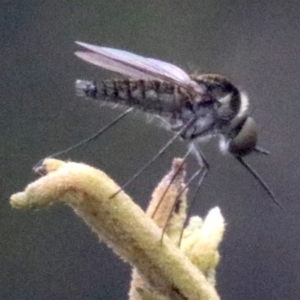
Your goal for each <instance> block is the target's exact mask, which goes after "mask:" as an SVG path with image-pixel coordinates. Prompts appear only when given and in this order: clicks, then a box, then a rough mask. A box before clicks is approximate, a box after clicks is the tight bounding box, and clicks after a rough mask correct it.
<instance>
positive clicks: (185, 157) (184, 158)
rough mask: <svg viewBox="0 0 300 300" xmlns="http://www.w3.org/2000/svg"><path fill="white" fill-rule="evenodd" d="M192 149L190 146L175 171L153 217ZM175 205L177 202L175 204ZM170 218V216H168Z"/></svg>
mask: <svg viewBox="0 0 300 300" xmlns="http://www.w3.org/2000/svg"><path fill="white" fill-rule="evenodd" d="M190 152H191V150H190V148H189V150H188V151H187V152H186V153H185V155H184V157H183V160H182V163H181V164H180V166H179V167H178V169H177V171H176V172H175V173H174V175H173V176H172V178H171V180H170V182H169V184H168V186H167V188H166V189H165V191H164V193H163V194H162V196H161V197H160V200H159V201H158V204H157V206H156V208H155V210H154V211H153V213H152V215H151V218H153V217H154V216H155V214H156V212H157V210H158V208H159V207H160V205H161V203H162V201H163V199H164V197H165V195H166V194H167V192H168V190H169V188H170V186H171V185H172V183H173V182H174V179H175V178H176V176H177V175H178V173H179V172H180V171H181V167H182V166H183V165H184V164H185V162H186V159H187V158H188V156H189V154H190ZM181 194H182V193H180V196H181ZM174 205H175V204H174ZM168 219H169V218H168ZM165 227H166V225H165V226H164V228H165Z"/></svg>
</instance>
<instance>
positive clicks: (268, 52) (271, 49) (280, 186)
mask: <svg viewBox="0 0 300 300" xmlns="http://www.w3.org/2000/svg"><path fill="white" fill-rule="evenodd" d="M0 8H1V9H0V20H1V24H0V32H1V38H0V49H1V52H0V61H1V72H0V76H1V80H0V91H1V101H0V126H1V127H0V139H1V144H0V145H1V146H0V159H1V168H0V170H1V181H0V189H1V202H0V205H1V209H0V227H1V229H0V240H1V244H0V245H1V246H0V270H1V272H0V299H9V300H13V299H31V300H34V299H73V300H75V299H78V300H79V299H80V300H82V299H95V300H96V299H126V298H127V291H128V285H129V281H130V268H129V267H128V266H127V265H126V264H124V263H123V262H121V261H120V260H119V259H118V258H116V257H115V256H114V255H113V254H112V253H111V251H110V250H108V249H107V248H106V246H105V245H103V244H99V243H98V241H97V239H96V237H95V236H94V235H93V234H92V233H91V232H90V231H89V229H88V228H87V227H86V226H85V224H84V223H83V222H82V221H81V220H80V219H79V218H78V217H76V216H75V215H74V213H73V212H72V211H71V210H70V209H69V208H67V207H64V206H55V207H51V208H49V209H46V210H41V211H37V212H33V211H26V212H24V211H17V210H12V209H11V207H10V206H9V196H10V195H11V194H12V193H14V192H17V191H21V190H22V189H23V188H24V187H25V186H26V184H28V183H29V182H30V181H32V180H34V179H35V178H36V177H37V176H36V175H35V174H34V173H33V172H32V170H31V169H32V166H33V165H34V164H35V163H36V162H37V161H38V160H39V159H41V158H43V157H45V156H47V155H49V154H51V153H53V152H56V151H59V150H62V149H65V148H67V147H69V146H70V145H73V144H75V143H77V142H79V141H80V140H82V139H84V138H86V137H87V136H89V135H90V134H92V133H93V132H95V131H97V130H98V129H99V128H100V127H101V126H104V125H106V124H107V123H109V122H110V121H111V120H112V119H113V118H115V117H116V116H117V115H118V114H119V113H120V112H121V111H122V110H121V109H120V108H117V109H111V108H109V107H103V106H102V107H101V106H100V105H99V103H97V102H92V101H88V100H86V99H82V98H77V97H76V96H75V91H74V81H75V80H76V79H77V78H81V79H98V80H100V79H104V78H110V77H114V76H115V75H114V74H112V73H109V72H107V71H103V70H101V69H100V68H96V67H94V66H92V65H89V64H87V63H84V62H82V61H80V60H78V59H77V58H76V57H75V56H74V55H73V52H74V50H75V49H76V48H77V47H76V46H75V45H74V41H75V40H80V41H84V42H87V43H94V44H101V45H105V46H110V47H116V48H121V49H126V50H129V51H132V52H135V53H138V54H141V55H144V56H150V57H155V58H159V59H162V60H166V61H169V62H172V63H175V64H177V65H179V66H180V67H183V68H185V69H186V70H188V71H189V72H193V71H198V72H216V73H221V74H224V75H226V76H228V77H229V78H231V79H232V80H233V82H235V83H236V84H237V85H238V86H239V87H241V88H243V89H245V90H246V91H247V92H248V94H249V96H250V100H251V111H252V115H253V117H254V118H255V120H256V121H257V123H258V124H259V127H260V145H261V146H263V147H265V148H267V149H269V150H270V152H271V155H270V156H268V157H265V156H259V155H252V156H249V157H248V158H247V161H248V162H249V163H251V165H252V166H253V168H255V169H256V170H257V172H258V173H259V174H260V175H261V176H262V177H263V178H264V180H265V181H266V182H267V183H268V185H269V186H270V188H271V189H272V190H273V191H274V193H275V194H276V195H277V197H278V198H279V199H280V201H281V203H282V205H283V206H284V210H280V209H279V208H278V207H277V206H275V205H274V204H273V203H272V202H271V200H270V198H269V197H268V196H267V195H266V193H265V191H264V190H263V189H262V188H261V187H260V186H259V184H258V183H257V182H255V180H254V179H253V178H252V177H251V176H250V175H249V174H248V173H247V172H246V171H245V170H244V169H243V168H242V167H241V166H240V165H238V164H237V163H236V162H235V161H234V159H232V158H231V157H227V156H225V157H224V156H222V155H221V154H220V153H219V152H218V148H217V147H216V146H217V143H216V141H211V142H209V143H208V144H205V145H203V147H202V149H203V151H204V152H205V154H206V156H207V159H208V160H209V162H210V165H211V169H210V173H209V175H208V177H207V179H206V180H205V182H204V184H203V186H202V188H201V193H200V195H199V196H198V199H197V201H196V203H195V204H194V205H193V207H192V214H198V215H202V216H203V215H205V214H206V213H207V211H208V209H209V208H212V207H214V206H216V205H219V206H220V207H221V210H222V212H223V214H224V216H225V218H226V222H227V231H226V235H225V239H224V241H223V243H222V247H221V253H222V260H221V263H220V266H219V269H218V277H217V285H218V291H219V292H220V295H221V298H222V299H225V300H227V299H228V300H229V299H243V300H248V299H249V300H250V299H251V300H253V299H288V300H291V299H295V300H298V299H299V297H300V296H299V295H300V234H299V233H300V219H299V215H300V203H299V196H298V195H299V183H298V178H299V174H300V168H299V163H300V155H299V147H300V131H299V123H300V119H299V112H300V101H299V100H300V99H299V78H300V60H299V54H300V21H299V20H300V17H299V16H300V5H299V2H298V1H279V0H278V1H258V0H254V1H247V2H246V1H234V0H224V1H216V0H201V1H157V0H153V1H137V0H135V1H33V0H31V1H17V0H14V1H1V4H0ZM171 136H172V133H170V132H167V131H165V130H163V129H161V128H159V127H157V126H156V125H155V122H148V121H147V119H146V118H145V117H144V116H142V115H141V114H133V115H131V116H129V117H127V118H126V120H123V121H122V122H121V123H120V124H119V125H118V126H115V127H114V128H112V129H111V130H110V131H109V132H107V133H106V134H105V135H103V136H102V137H101V138H99V139H98V140H97V141H94V142H92V143H89V144H87V145H85V146H84V147H82V148H80V149H78V150H76V151H73V152H71V153H69V154H68V155H66V156H65V157H64V158H65V159H67V158H69V159H72V160H74V161H82V162H86V163H89V164H92V165H94V166H96V167H99V168H102V169H103V170H105V171H106V172H107V173H108V174H110V175H111V176H112V177H113V178H114V179H115V180H116V181H117V182H119V183H120V184H121V183H124V182H125V181H126V180H128V178H130V177H131V176H132V175H133V174H134V173H135V171H136V170H138V169H139V167H140V166H141V165H142V164H143V163H145V162H146V161H147V160H148V159H150V158H151V157H152V156H153V155H154V154H155V153H156V152H157V150H158V149H160V147H162V146H163V145H164V143H165V142H166V140H167V139H169V138H170V137H171ZM185 150H186V145H185V144H184V143H182V142H180V141H178V142H177V143H175V144H174V145H173V147H171V149H170V150H169V151H168V152H167V153H166V154H165V155H164V156H163V157H162V158H161V159H160V160H159V162H157V163H156V164H154V165H153V166H152V167H151V168H150V169H149V170H148V171H147V172H145V173H144V174H143V175H142V176H140V177H139V178H138V179H137V180H136V181H135V182H134V183H133V184H132V185H131V186H129V187H128V188H127V191H128V193H129V194H130V195H132V196H133V198H134V199H136V201H137V202H138V203H139V204H140V205H141V206H142V207H143V208H144V207H146V205H147V201H148V199H149V197H150V194H151V191H152V189H153V188H154V186H155V185H156V183H157V182H158V181H159V180H160V178H161V176H163V174H164V173H165V172H166V170H167V169H168V168H169V165H170V163H171V160H172V158H173V157H176V156H182V155H183V154H184V152H185ZM194 164H195V163H194V161H193V160H191V162H190V166H192V165H194ZM192 189H193V187H192Z"/></svg>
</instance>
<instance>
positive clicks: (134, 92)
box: [76, 79, 187, 115]
mask: <svg viewBox="0 0 300 300" xmlns="http://www.w3.org/2000/svg"><path fill="white" fill-rule="evenodd" d="M76 90H77V94H81V95H82V94H84V95H85V96H87V97H90V98H95V99H100V100H103V101H107V102H112V103H117V104H121V105H125V106H129V107H136V108H138V109H141V110H144V111H146V112H149V113H156V114H161V115H168V114H170V113H172V114H173V113H176V112H177V111H179V110H180V109H181V107H182V103H183V101H186V98H187V95H186V94H184V93H183V92H182V91H180V88H179V87H177V86H175V85H174V84H172V83H169V82H164V81H159V80H126V79H125V80H105V81H102V82H99V83H97V84H96V83H95V82H93V81H86V80H77V81H76Z"/></svg>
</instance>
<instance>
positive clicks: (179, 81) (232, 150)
mask: <svg viewBox="0 0 300 300" xmlns="http://www.w3.org/2000/svg"><path fill="white" fill-rule="evenodd" d="M76 43H77V44H78V45H80V46H81V47H83V48H84V49H85V50H84V51H76V52H75V55H76V56H77V57H79V58H81V59H83V60H84V61H87V62H89V63H91V64H94V65H97V66H99V67H102V68H104V69H107V70H110V71H114V72H117V73H120V74H122V75H125V76H127V77H129V78H130V79H123V80H106V81H102V82H99V83H97V84H96V83H95V82H93V81H86V80H77V81H76V89H77V92H79V93H81V94H84V95H86V96H87V97H90V98H100V99H101V100H102V101H107V102H109V103H117V104H123V105H124V106H127V107H131V108H137V109H140V110H143V111H145V112H147V113H150V114H155V115H158V116H159V117H161V118H163V119H164V120H166V122H168V124H170V127H171V130H173V131H174V132H175V136H174V137H173V138H172V139H171V140H170V141H169V142H168V143H167V144H166V145H165V146H164V147H163V148H162V149H161V150H160V151H159V153H158V154H157V155H156V156H155V157H154V158H153V159H152V160H151V161H150V162H148V164H147V165H145V166H144V168H142V169H141V170H140V172H138V173H137V174H135V175H134V177H133V178H132V179H131V180H130V181H129V182H127V183H126V184H125V185H123V186H122V188H123V187H125V186H126V185H127V184H129V183H130V182H131V181H132V180H133V179H134V178H136V177H137V176H138V175H139V174H140V173H141V172H142V171H143V170H144V169H145V168H146V167H148V166H149V165H150V164H151V163H152V162H153V161H154V160H155V159H156V158H157V157H158V156H159V155H161V154H162V153H163V152H164V151H165V150H166V149H167V147H169V146H170V145H171V144H172V143H173V142H174V141H175V139H176V138H178V137H181V138H182V139H185V140H187V141H189V142H190V144H191V145H192V147H190V149H192V150H193V151H194V152H196V157H197V160H198V162H199V164H200V166H201V168H202V169H203V171H202V179H203V178H204V176H205V175H206V172H207V170H208V164H207V162H206V160H205V158H204V156H203V154H202V153H201V152H200V150H199V149H198V150H195V149H196V147H195V143H194V142H195V141H196V140H200V141H201V139H204V138H206V137H210V136H218V137H219V138H220V143H219V147H220V150H221V151H222V152H225V153H229V154H231V155H232V156H233V157H234V158H235V159H236V160H237V161H238V162H240V163H241V164H242V165H243V166H244V167H245V168H246V169H247V170H248V171H249V172H250V174H251V175H252V176H253V177H254V178H255V179H256V180H257V181H258V182H259V183H260V185H261V186H262V187H263V188H264V190H265V191H266V192H267V193H268V195H269V196H270V197H271V199H272V200H273V201H274V202H275V203H276V204H277V205H278V206H280V204H279V202H278V201H277V199H276V198H275V196H274V194H273V193H272V191H271V190H270V189H269V188H268V186H267V185H266V183H265V182H264V181H263V179H262V178H261V177H260V176H259V175H258V174H257V173H256V172H255V171H254V170H253V169H252V168H251V167H250V166H249V165H248V164H247V163H246V162H245V160H244V158H243V157H244V156H245V155H247V154H249V153H252V152H259V153H263V154H267V153H268V152H267V151H265V150H263V149H261V148H259V147H258V146H257V145H256V144H257V128H256V124H255V122H254V120H253V119H252V118H251V117H250V116H249V115H248V98H247V96H246V94H244V93H243V92H240V91H239V90H238V89H237V88H236V87H235V86H234V85H233V84H232V83H231V82H230V81H229V80H228V79H226V78H225V77H223V76H220V75H209V74H204V75H199V76H196V75H195V76H194V75H188V74H187V73H186V72H185V71H183V70H182V69H180V68H179V67H177V66H175V65H173V64H170V63H167V62H164V61H160V60H157V59H153V58H145V57H142V56H139V55H136V54H133V53H130V52H127V51H123V50H118V49H113V48H106V47H99V46H94V45H90V44H86V43H82V42H76ZM128 112H129V111H126V112H125V114H126V113H128ZM125 114H124V115H125ZM102 132H103V131H102ZM202 179H201V180H200V181H202ZM199 185H200V183H199Z"/></svg>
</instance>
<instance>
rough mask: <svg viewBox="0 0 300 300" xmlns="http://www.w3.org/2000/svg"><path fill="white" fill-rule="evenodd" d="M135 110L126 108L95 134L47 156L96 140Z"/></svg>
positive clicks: (36, 165) (68, 150)
mask: <svg viewBox="0 0 300 300" xmlns="http://www.w3.org/2000/svg"><path fill="white" fill-rule="evenodd" d="M132 110H133V108H132V107H130V108H128V109H127V110H125V111H124V112H123V113H122V114H120V115H119V116H117V117H116V118H115V119H114V120H113V121H112V122H110V123H109V124H107V125H105V126H104V127H102V128H101V129H100V130H98V131H97V132H95V133H94V134H93V135H91V136H89V137H88V138H86V139H84V140H83V141H81V142H79V143H77V144H75V145H73V146H71V147H69V148H67V149H65V150H62V151H59V152H56V153H54V154H51V155H49V156H47V157H48V158H51V157H57V156H60V155H63V154H66V153H68V152H70V151H73V150H74V149H76V148H78V147H80V146H82V145H84V144H86V143H89V142H90V141H92V140H95V139H96V138H98V137H99V136H100V135H101V134H102V133H104V132H105V131H106V130H107V129H109V128H111V127H112V126H113V125H115V124H117V123H118V122H119V121H120V120H122V119H123V118H124V117H125V116H127V115H128V114H129V113H130V112H131V111H132ZM43 161H44V158H43V159H41V160H40V161H39V162H38V163H37V164H35V166H34V167H33V170H34V171H36V170H38V168H39V167H40V166H41V164H42V163H43Z"/></svg>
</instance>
